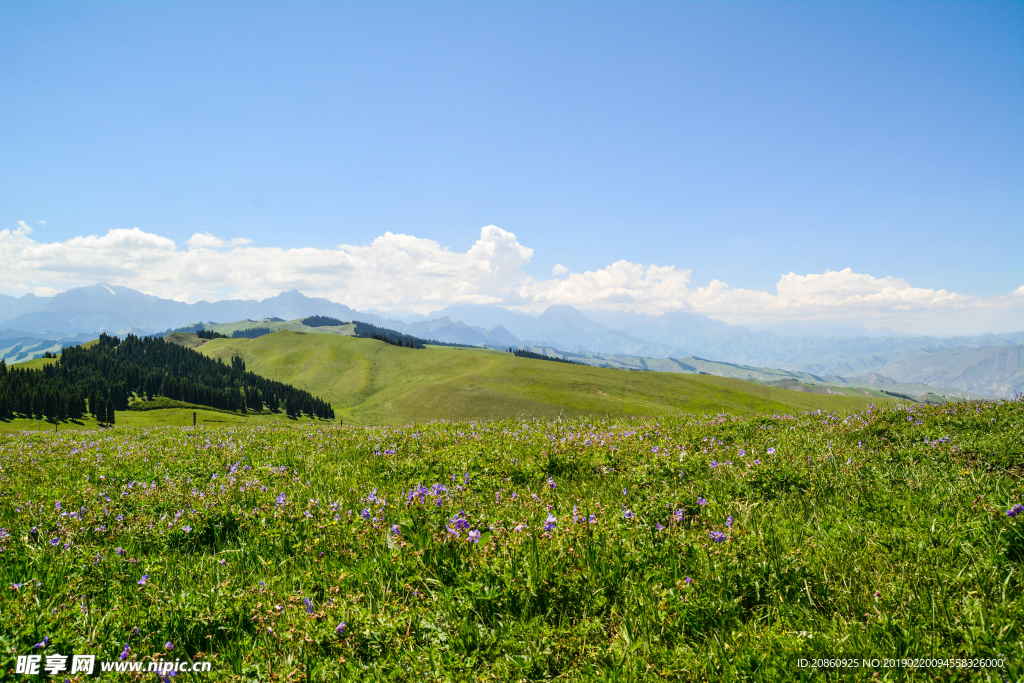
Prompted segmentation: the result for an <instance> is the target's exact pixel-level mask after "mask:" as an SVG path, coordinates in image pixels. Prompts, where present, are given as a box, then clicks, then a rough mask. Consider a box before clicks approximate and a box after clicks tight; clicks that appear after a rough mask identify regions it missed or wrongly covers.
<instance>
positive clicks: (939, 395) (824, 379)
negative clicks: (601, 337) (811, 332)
mask: <svg viewBox="0 0 1024 683" xmlns="http://www.w3.org/2000/svg"><path fill="white" fill-rule="evenodd" d="M528 348H529V350H531V351H534V352H536V353H541V354H545V355H548V356H554V357H556V358H564V359H567V360H573V361H579V362H581V363H586V364H588V365H596V366H598V367H603V368H620V369H624V370H655V371H658V372H681V373H699V374H706V375H716V376H718V377H732V378H734V379H742V380H746V381H749V382H757V383H758V384H767V385H769V386H775V387H783V386H785V387H786V388H789V389H791V390H793V391H809V392H811V393H818V394H836V395H845V396H867V397H883V398H884V397H886V395H887V393H888V394H889V395H892V394H898V395H901V396H909V397H912V399H913V400H915V401H922V402H932V403H934V402H940V403H941V402H942V401H944V400H947V401H960V400H964V399H984V398H991V397H992V396H1002V395H1004V394H1005V392H992V391H989V392H988V393H985V392H981V391H967V390H965V389H963V388H959V389H951V388H948V387H949V386H951V385H947V384H942V385H940V386H932V385H929V384H922V383H920V382H911V381H897V380H894V379H891V378H889V377H884V376H882V375H879V374H875V373H871V374H867V375H862V376H859V377H839V376H837V375H815V374H813V373H809V372H800V371H796V370H782V369H779V368H763V367H757V366H753V365H741V364H737V363H724V362H719V361H712V360H706V359H704V358H695V357H692V356H688V357H686V358H648V357H642V356H629V355H624V354H609V353H591V352H587V353H577V352H574V351H562V350H560V349H556V348H553V347H550V346H531V347H528ZM967 350H968V351H980V350H985V349H967ZM958 351H959V350H958ZM915 360H917V359H915ZM904 375H906V376H913V371H912V372H910V373H904ZM1005 395H1006V396H1010V395H1012V394H1005Z"/></svg>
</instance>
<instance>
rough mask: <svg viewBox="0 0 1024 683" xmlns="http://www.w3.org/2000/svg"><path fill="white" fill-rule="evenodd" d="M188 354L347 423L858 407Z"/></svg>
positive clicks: (577, 379)
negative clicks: (282, 386) (287, 390)
mask: <svg viewBox="0 0 1024 683" xmlns="http://www.w3.org/2000/svg"><path fill="white" fill-rule="evenodd" d="M198 351H199V352H200V353H203V354H206V355H208V356H211V357H214V358H221V359H223V360H224V361H226V362H227V361H230V359H231V357H232V356H233V355H236V354H237V355H239V356H241V357H242V359H243V360H244V361H245V363H246V367H247V368H248V369H249V370H250V371H252V372H255V373H257V374H259V375H262V376H264V377H267V378H269V379H274V380H278V381H281V382H286V383H288V384H292V385H294V386H296V387H299V388H302V389H305V390H306V391H309V392H311V393H314V394H316V395H318V396H322V397H323V398H325V399H326V400H328V401H330V402H331V403H332V404H333V406H334V409H335V410H336V411H337V413H338V416H339V417H342V418H344V419H345V421H346V422H350V423H355V424H402V423H409V422H423V421H427V420H434V419H460V418H501V417H509V416H516V415H523V416H535V417H556V416H558V415H564V416H566V417H568V416H574V415H594V414H600V415H604V414H613V415H663V414H674V413H680V412H689V413H702V412H709V413H716V412H719V411H723V410H724V411H728V412H732V413H738V414H743V413H747V414H749V413H762V412H767V413H796V412H800V411H804V410H812V409H816V408H825V409H829V410H852V409H858V408H863V407H865V405H866V403H867V400H868V399H866V398H856V397H848V396H832V395H823V394H812V393H802V392H796V391H787V390H785V389H777V388H773V387H768V386H764V385H758V384H753V383H751V382H744V381H741V380H736V379H731V378H726V377H714V376H709V375H683V374H679V373H667V372H630V371H626V370H616V369H611V368H598V367H589V366H580V365H569V364H562V363H551V362H547V361H542V360H532V359H527V358H516V357H514V356H512V355H511V354H508V353H505V352H501V351H492V350H486V349H460V348H447V347H428V348H426V349H423V350H416V349H405V348H401V347H396V346H392V345H389V344H384V343H382V342H379V341H375V340H372V339H356V338H352V337H347V336H343V335H340V334H302V333H296V332H289V331H281V332H275V333H274V334H270V335H265V336H263V337H260V338H258V339H214V340H212V341H209V342H207V343H205V344H203V345H202V346H201V347H199V349H198ZM875 402H876V403H883V402H884V401H883V400H881V399H875Z"/></svg>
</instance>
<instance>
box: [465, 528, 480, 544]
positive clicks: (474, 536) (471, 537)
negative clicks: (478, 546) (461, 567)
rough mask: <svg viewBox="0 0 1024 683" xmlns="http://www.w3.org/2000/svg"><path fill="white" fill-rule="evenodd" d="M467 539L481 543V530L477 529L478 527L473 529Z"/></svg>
mask: <svg viewBox="0 0 1024 683" xmlns="http://www.w3.org/2000/svg"><path fill="white" fill-rule="evenodd" d="M466 540H467V541H473V543H479V542H480V532H479V531H477V530H476V529H473V530H472V531H470V532H469V534H468V535H467V538H466Z"/></svg>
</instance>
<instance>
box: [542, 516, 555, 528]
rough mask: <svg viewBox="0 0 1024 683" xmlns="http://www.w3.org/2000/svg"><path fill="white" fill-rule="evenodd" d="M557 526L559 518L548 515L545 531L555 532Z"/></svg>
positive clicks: (545, 521)
mask: <svg viewBox="0 0 1024 683" xmlns="http://www.w3.org/2000/svg"><path fill="white" fill-rule="evenodd" d="M557 524H558V518H557V517H555V516H554V515H552V514H548V518H547V519H546V520H544V531H554V529H555V526H556V525H557Z"/></svg>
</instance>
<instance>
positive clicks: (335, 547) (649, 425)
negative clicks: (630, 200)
mask: <svg viewBox="0 0 1024 683" xmlns="http://www.w3.org/2000/svg"><path fill="white" fill-rule="evenodd" d="M1022 417H1024V400H1022V398H1021V397H1018V398H1017V399H1015V400H1011V401H1003V402H963V403H948V404H945V405H941V406H920V405H905V406H899V407H896V408H884V409H883V408H877V409H876V408H870V409H867V410H865V411H862V412H859V413H845V414H841V413H829V412H823V411H815V412H812V413H804V414H802V415H798V416H785V415H766V416H754V417H736V416H731V415H727V414H719V415H704V416H678V417H672V418H666V417H662V418H657V419H655V418H618V419H572V420H561V421H559V420H533V419H530V420H516V419H508V420H500V421H476V422H469V421H464V422H434V423H429V424H422V425H415V426H406V427H358V428H351V427H339V426H337V425H332V426H326V425H316V424H303V425H299V426H288V425H270V424H262V425H252V426H245V425H228V426H222V427H204V426H200V427H190V426H189V427H149V428H142V427H115V428H113V429H107V430H99V431H91V432H61V433H57V434H52V433H47V434H34V435H32V434H24V435H13V434H5V435H2V436H0V495H2V504H0V624H2V626H0V678H2V679H3V680H5V681H16V680H25V681H27V680H30V677H28V676H25V675H22V674H19V673H16V668H15V667H16V660H17V657H18V656H19V655H21V656H25V655H33V654H36V655H41V656H42V658H43V660H44V662H45V660H46V658H47V657H48V656H51V655H55V654H64V655H68V654H71V653H86V654H92V655H95V656H96V658H97V659H98V660H104V661H111V662H122V663H129V664H130V663H133V662H141V663H142V664H143V665H145V666H143V668H142V670H143V672H142V673H126V672H117V671H108V672H102V671H97V672H96V673H95V674H94V676H95V677H97V678H100V679H104V680H108V679H109V680H152V679H153V676H154V674H153V673H146V670H147V667H148V664H149V663H152V662H158V663H164V662H178V663H196V662H199V663H202V662H209V663H210V671H209V672H208V673H186V672H184V670H183V669H184V667H181V668H180V669H179V670H177V671H168V672H165V673H163V674H162V675H158V678H159V679H160V680H166V681H171V680H177V681H182V680H209V681H220V680H231V681H257V680H258V681H266V680H274V681H307V680H308V681H335V680H360V681H542V680H559V681H592V680H601V681H638V680H667V681H706V680H762V681H769V680H922V681H923V680H928V681H934V680H943V681H947V680H985V681H1000V680H1002V681H1011V680H1012V681H1019V680H1021V679H1022V678H1024V644H1022V629H1021V627H1022V622H1024V602H1022V579H1024V577H1022V574H1021V562H1022V559H1024V514H1019V513H1024V505H1022V504H1024V498H1022V494H1024V486H1022V484H1021V481H1020V466H1021V463H1022V461H1024V423H1022ZM834 657H854V658H856V659H857V661H858V663H860V662H861V661H862V660H865V659H866V660H869V661H870V660H875V659H877V660H878V662H879V664H877V665H875V666H871V665H862V664H858V666H856V667H850V668H821V667H818V668H815V667H813V666H810V665H801V664H800V661H801V660H806V661H809V662H813V661H814V660H815V659H818V658H834ZM908 658H909V659H919V658H938V659H940V660H941V661H943V662H946V665H945V666H938V665H935V663H934V662H931V663H930V664H928V665H920V666H913V663H912V662H905V661H904V660H906V659H908ZM958 659H960V660H968V663H967V664H963V663H958V662H956V661H954V660H958ZM979 661H980V662H981V663H980V664H979V663H978V662H979ZM886 662H895V664H893V665H891V666H890V665H888V664H886ZM900 662H903V664H900ZM160 666H162V664H161V665H160ZM175 674H176V675H175ZM61 676H63V677H64V678H67V679H68V680H71V681H83V680H89V679H90V678H91V677H90V676H86V675H84V674H82V673H70V672H68V673H67V674H66V675H65V674H63V673H61V674H59V675H58V676H56V677H55V678H54V680H62V678H61ZM40 677H45V675H44V674H42V673H41V674H40Z"/></svg>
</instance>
